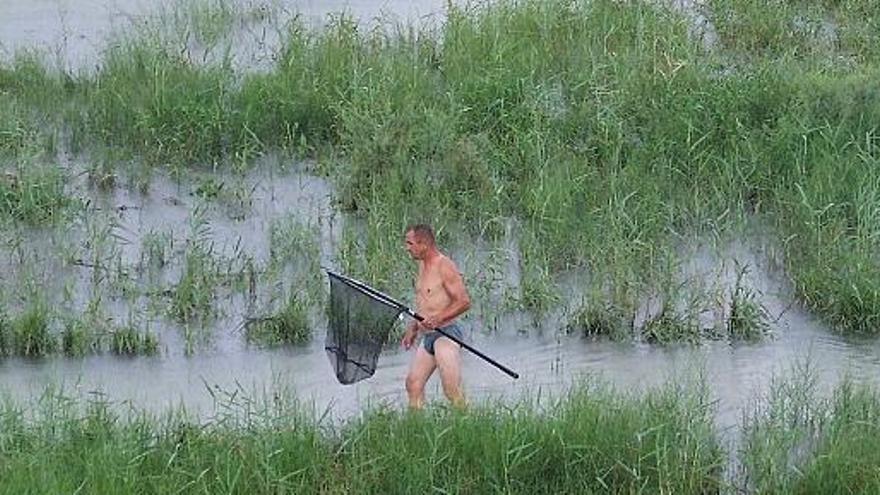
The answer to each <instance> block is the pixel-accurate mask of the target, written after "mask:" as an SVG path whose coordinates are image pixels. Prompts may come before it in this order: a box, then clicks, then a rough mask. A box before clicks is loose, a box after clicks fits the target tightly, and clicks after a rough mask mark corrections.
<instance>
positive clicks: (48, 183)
mask: <svg viewBox="0 0 880 495" xmlns="http://www.w3.org/2000/svg"><path fill="white" fill-rule="evenodd" d="M66 181H67V178H66V177H65V174H64V173H63V172H62V171H61V170H60V169H59V168H58V167H56V166H40V165H33V164H30V165H21V166H19V167H17V168H16V169H15V171H14V172H8V173H6V174H4V175H3V176H2V177H0V215H2V216H4V217H6V218H7V219H10V220H15V221H19V222H25V223H28V224H45V223H51V222H54V221H57V220H61V219H63V218H65V213H67V212H68V209H69V208H70V207H73V206H74V205H75V203H76V200H75V199H74V198H72V197H70V196H68V194H67V192H66V191H65V184H66Z"/></svg>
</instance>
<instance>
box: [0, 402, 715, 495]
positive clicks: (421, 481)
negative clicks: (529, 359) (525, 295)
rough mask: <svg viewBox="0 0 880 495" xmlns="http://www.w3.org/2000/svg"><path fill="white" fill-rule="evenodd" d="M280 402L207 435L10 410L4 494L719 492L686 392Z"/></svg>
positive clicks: (167, 425) (236, 416) (1, 456)
mask: <svg viewBox="0 0 880 495" xmlns="http://www.w3.org/2000/svg"><path fill="white" fill-rule="evenodd" d="M289 399H290V397H289V395H285V394H281V395H278V394H274V397H265V398H264V399H262V400H257V401H253V400H250V399H247V398H243V396H238V395H237V394H235V395H231V396H230V397H226V398H224V399H222V401H229V403H226V402H224V407H222V408H220V410H222V411H224V412H223V413H221V416H219V417H216V418H214V419H213V420H212V421H210V422H208V423H207V424H199V423H197V422H195V421H193V420H192V419H191V418H188V417H187V416H186V415H185V414H167V415H163V416H162V417H161V418H156V417H151V416H149V415H143V414H137V413H133V414H128V415H123V414H120V413H119V412H118V409H117V408H115V407H112V405H111V404H109V403H107V402H106V401H102V400H97V401H90V402H83V401H77V400H70V399H68V398H65V397H62V396H60V395H56V394H47V395H46V396H44V397H43V398H42V399H41V400H40V403H39V407H37V408H36V409H35V410H36V413H35V416H36V417H31V414H30V412H25V410H23V409H21V408H19V407H17V406H14V405H9V404H7V405H6V406H5V407H4V408H3V410H2V412H0V424H2V425H3V428H2V430H0V461H2V462H0V474H2V477H0V479H2V481H0V492H2V493H30V492H33V491H37V492H47V491H48V492H73V491H76V490H77V489H79V490H84V491H87V492H92V491H100V492H102V493H127V492H130V491H137V492H140V493H167V492H169V491H174V492H180V493H197V492H204V491H208V492H211V493H217V492H223V493H278V492H285V493H286V492H295V493H352V492H357V493H408V492H413V491H423V490H443V491H452V492H457V493H485V492H486V491H494V492H503V493H562V492H567V493H573V492H578V493H599V492H603V493H607V492H612V493H633V492H645V493H649V492H650V493H656V492H674V493H712V492H717V491H718V489H719V487H720V484H721V482H720V475H721V473H720V470H721V460H722V452H721V450H720V448H719V445H718V441H717V440H716V438H715V437H714V435H713V433H712V426H711V415H712V412H711V408H710V406H709V404H708V403H707V399H706V397H704V396H702V395H701V394H699V393H697V392H695V391H693V390H686V389H684V388H672V387H667V388H663V389H658V390H655V391H652V392H650V393H646V394H645V395H625V394H621V393H618V392H615V391H613V390H612V389H610V388H607V387H600V386H584V387H582V388H579V389H578V390H576V391H573V392H572V393H571V394H570V395H569V396H567V397H566V398H564V399H563V400H561V402H559V403H558V404H556V405H555V406H554V407H552V408H551V409H550V410H549V411H545V412H540V411H539V409H538V408H537V407H535V406H533V405H529V404H527V403H523V404H521V405H519V406H516V407H514V408H512V409H510V408H495V407H489V406H482V407H476V408H474V409H473V410H471V411H469V412H466V413H457V412H452V411H448V410H443V409H433V410H429V411H426V412H424V413H423V414H407V413H403V412H400V411H397V410H390V409H384V408H379V409H375V410H373V411H371V412H368V413H366V414H364V415H363V416H362V417H360V418H358V419H354V420H351V421H349V422H346V423H344V424H342V425H338V426H334V427H330V426H328V425H322V424H320V423H318V422H316V420H315V417H314V416H311V415H310V414H307V413H305V412H304V409H303V408H302V407H300V406H298V405H297V404H295V403H291V402H289ZM26 418H27V419H26Z"/></svg>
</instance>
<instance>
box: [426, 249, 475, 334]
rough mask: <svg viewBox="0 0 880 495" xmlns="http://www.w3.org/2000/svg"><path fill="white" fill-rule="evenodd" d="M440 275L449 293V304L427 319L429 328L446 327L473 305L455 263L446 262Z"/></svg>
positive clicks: (444, 287)
mask: <svg viewBox="0 0 880 495" xmlns="http://www.w3.org/2000/svg"><path fill="white" fill-rule="evenodd" d="M440 275H441V277H442V280H443V289H445V290H446V293H447V294H448V295H449V305H448V306H447V307H446V309H444V310H443V311H441V312H440V313H438V314H437V315H434V317H433V318H428V319H427V320H426V322H427V323H428V325H426V326H428V328H439V327H444V326H446V325H447V324H449V322H450V321H452V320H454V319H455V318H458V317H459V316H460V315H461V314H462V313H464V312H465V311H467V310H468V309H470V307H471V298H470V295H468V291H467V288H466V287H465V286H464V280H463V279H462V277H461V274H460V273H459V272H458V268H457V267H456V266H455V264H454V263H452V262H451V261H450V262H449V263H445V264H444V266H443V268H442V269H441V272H440Z"/></svg>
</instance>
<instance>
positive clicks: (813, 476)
mask: <svg viewBox="0 0 880 495" xmlns="http://www.w3.org/2000/svg"><path fill="white" fill-rule="evenodd" d="M878 428H880V397H878V392H877V388H876V386H874V385H867V384H864V383H862V384H860V383H858V382H856V381H854V380H853V379H852V378H847V377H844V379H843V380H842V381H841V382H840V383H838V384H837V385H836V386H835V387H834V389H833V390H832V393H831V395H830V397H824V396H821V395H820V394H819V388H818V381H817V374H816V370H815V369H814V368H811V367H810V365H808V364H800V365H798V367H797V368H796V369H795V370H793V372H792V373H791V374H790V376H780V377H774V381H773V382H772V385H771V389H770V391H769V393H768V394H767V396H766V397H765V398H764V399H763V400H762V401H761V402H759V403H758V404H757V407H756V408H755V409H754V410H753V411H751V412H747V413H746V418H745V422H744V426H743V437H744V439H745V442H744V445H743V449H742V453H741V456H740V457H741V459H742V463H743V473H742V477H741V482H742V483H743V486H742V487H741V488H742V489H746V490H748V491H750V492H755V493H872V492H874V491H876V489H877V488H878V487H880V474H878V473H877V470H876V465H877V462H878V459H877V452H878V451H877V446H878V445H877V444H878V440H877V439H878V437H877V429H878Z"/></svg>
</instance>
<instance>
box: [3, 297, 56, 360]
mask: <svg viewBox="0 0 880 495" xmlns="http://www.w3.org/2000/svg"><path fill="white" fill-rule="evenodd" d="M9 329H10V334H11V339H10V340H11V346H10V348H11V350H12V352H11V354H14V355H17V356H23V357H43V356H46V355H49V354H51V353H53V352H54V351H55V349H56V348H57V346H58V338H57V336H56V335H55V332H54V331H53V330H52V311H51V308H50V307H49V305H48V303H46V302H45V301H44V300H42V299H39V298H36V299H34V300H32V301H30V302H29V303H28V304H27V305H26V306H25V308H24V309H23V311H22V312H21V313H20V314H18V315H16V316H15V317H13V318H12V319H11V320H10V322H9Z"/></svg>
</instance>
